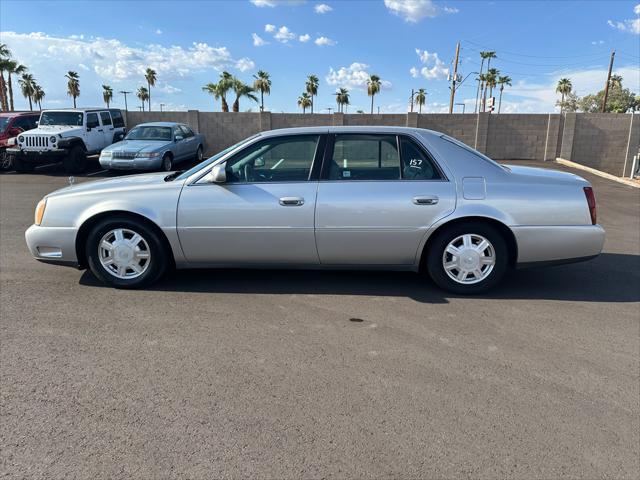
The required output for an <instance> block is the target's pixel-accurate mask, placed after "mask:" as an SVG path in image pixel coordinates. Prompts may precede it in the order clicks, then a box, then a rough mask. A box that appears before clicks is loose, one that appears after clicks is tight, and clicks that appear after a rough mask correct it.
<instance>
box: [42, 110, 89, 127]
mask: <svg viewBox="0 0 640 480" xmlns="http://www.w3.org/2000/svg"><path fill="white" fill-rule="evenodd" d="M83 117H84V113H82V112H42V115H41V116H40V123H39V125H71V126H74V127H81V126H82V119H83Z"/></svg>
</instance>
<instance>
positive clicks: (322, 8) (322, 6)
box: [313, 3, 333, 15]
mask: <svg viewBox="0 0 640 480" xmlns="http://www.w3.org/2000/svg"><path fill="white" fill-rule="evenodd" d="M313 9H314V10H315V12H316V13H319V14H320V15H322V14H323V13H329V12H330V11H332V10H333V8H331V7H330V6H329V5H327V4H326V3H319V4H317V5H316V6H315V7H313Z"/></svg>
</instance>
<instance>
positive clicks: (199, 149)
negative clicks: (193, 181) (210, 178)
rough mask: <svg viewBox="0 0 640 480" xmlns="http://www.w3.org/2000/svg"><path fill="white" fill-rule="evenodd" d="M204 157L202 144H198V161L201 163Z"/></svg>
mask: <svg viewBox="0 0 640 480" xmlns="http://www.w3.org/2000/svg"><path fill="white" fill-rule="evenodd" d="M203 159H204V154H203V149H202V145H199V146H198V150H196V161H197V162H198V163H200V162H201V161H202V160H203Z"/></svg>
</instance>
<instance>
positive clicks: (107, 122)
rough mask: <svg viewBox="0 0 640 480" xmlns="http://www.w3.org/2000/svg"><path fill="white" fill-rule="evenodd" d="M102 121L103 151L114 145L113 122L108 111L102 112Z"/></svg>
mask: <svg viewBox="0 0 640 480" xmlns="http://www.w3.org/2000/svg"><path fill="white" fill-rule="evenodd" d="M100 121H101V123H102V142H103V143H102V146H101V147H100V148H101V149H102V148H104V147H106V146H107V145H111V144H112V143H113V133H114V128H113V121H112V120H111V114H110V113H109V112H108V111H105V112H100Z"/></svg>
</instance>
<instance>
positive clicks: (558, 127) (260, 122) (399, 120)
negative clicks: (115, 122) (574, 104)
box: [126, 110, 640, 176]
mask: <svg viewBox="0 0 640 480" xmlns="http://www.w3.org/2000/svg"><path fill="white" fill-rule="evenodd" d="M126 117H127V126H128V127H129V128H132V127H134V126H135V125H137V124H139V123H144V122H153V121H175V122H183V123H187V124H189V125H191V127H192V128H193V129H194V130H196V131H198V132H200V133H202V134H204V135H205V137H206V144H205V152H206V153H207V154H209V155H211V154H214V153H217V152H219V151H220V150H222V149H224V148H226V147H228V146H230V145H233V144H234V143H237V142H239V141H240V140H242V139H244V138H246V137H248V136H250V135H253V134H255V133H257V132H260V131H264V130H272V129H279V128H291V127H310V126H330V125H347V126H354V125H369V126H373V125H382V126H410V127H419V128H427V129H431V130H436V131H439V132H443V133H446V134H447V135H450V136H452V137H454V138H456V139H458V140H460V141H462V142H464V143H466V144H467V145H469V146H471V147H473V148H476V149H478V150H479V151H481V152H483V153H485V154H487V155H488V156H489V157H491V158H493V159H495V160H553V159H555V158H556V157H561V158H564V159H566V160H571V161H573V162H576V163H580V164H582V165H586V166H589V167H592V168H596V169H598V170H602V171H605V172H608V173H611V174H614V175H619V176H620V175H623V172H624V173H625V174H628V171H629V170H630V169H631V160H629V159H630V158H631V159H632V158H633V156H634V155H636V154H637V152H638V148H639V146H638V144H639V143H640V121H638V120H637V119H635V120H634V121H633V122H632V119H633V116H632V115H623V114H583V113H579V114H576V113H568V114H566V115H559V114H499V115H498V114H488V113H483V114H479V115H475V114H452V115H448V114H421V115H420V114H417V113H415V112H414V113H407V114H374V115H369V114H342V113H334V114H331V115H329V114H317V113H316V114H302V113H271V112H263V113H260V112H242V113H222V112H199V111H197V110H189V111H188V112H128V113H127V115H126Z"/></svg>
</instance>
